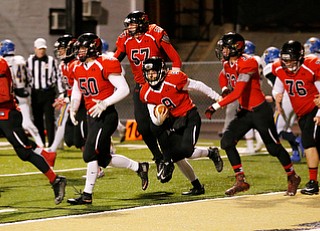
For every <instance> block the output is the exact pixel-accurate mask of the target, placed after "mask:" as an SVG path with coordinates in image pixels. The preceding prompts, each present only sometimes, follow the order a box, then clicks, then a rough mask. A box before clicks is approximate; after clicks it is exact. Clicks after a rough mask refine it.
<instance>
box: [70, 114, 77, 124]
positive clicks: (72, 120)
mask: <svg viewBox="0 0 320 231" xmlns="http://www.w3.org/2000/svg"><path fill="white" fill-rule="evenodd" d="M76 114H77V112H76V111H72V110H70V119H71V122H72V123H73V125H74V126H77V125H78V120H76Z"/></svg>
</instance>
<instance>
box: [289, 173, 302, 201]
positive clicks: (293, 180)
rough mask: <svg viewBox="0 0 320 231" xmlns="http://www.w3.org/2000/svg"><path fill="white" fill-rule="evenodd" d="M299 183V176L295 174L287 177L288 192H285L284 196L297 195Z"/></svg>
mask: <svg viewBox="0 0 320 231" xmlns="http://www.w3.org/2000/svg"><path fill="white" fill-rule="evenodd" d="M300 182H301V178H300V176H298V175H297V174H295V173H294V174H291V175H289V176H288V190H287V192H286V196H294V195H296V193H297V189H298V187H299V184H300Z"/></svg>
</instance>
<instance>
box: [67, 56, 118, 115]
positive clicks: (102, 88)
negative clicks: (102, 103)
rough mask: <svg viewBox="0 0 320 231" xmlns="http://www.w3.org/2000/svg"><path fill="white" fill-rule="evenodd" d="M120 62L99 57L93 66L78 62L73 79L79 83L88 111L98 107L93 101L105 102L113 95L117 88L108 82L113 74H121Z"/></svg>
mask: <svg viewBox="0 0 320 231" xmlns="http://www.w3.org/2000/svg"><path fill="white" fill-rule="evenodd" d="M121 71H122V70H121V65H120V62H119V61H118V60H117V59H116V58H113V57H105V56H99V57H98V58H97V59H95V60H94V61H93V63H92V65H91V66H90V64H89V66H87V64H85V63H81V62H78V63H76V64H75V66H74V68H73V71H72V73H71V78H73V79H74V80H75V81H77V82H78V86H79V89H80V91H81V92H82V96H83V97H84V101H85V106H86V109H87V110H89V109H90V108H91V107H93V106H94V105H96V103H95V102H93V101H92V99H99V100H104V99H106V98H108V97H109V96H110V95H112V94H113V92H114V90H115V87H114V86H113V85H112V84H111V82H110V81H109V80H108V77H109V75H110V74H111V73H116V74H119V75H120V74H121Z"/></svg>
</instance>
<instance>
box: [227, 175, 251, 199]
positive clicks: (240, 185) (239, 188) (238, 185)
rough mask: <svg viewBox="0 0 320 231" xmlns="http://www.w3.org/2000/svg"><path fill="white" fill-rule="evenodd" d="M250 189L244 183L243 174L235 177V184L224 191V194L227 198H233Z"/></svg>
mask: <svg viewBox="0 0 320 231" xmlns="http://www.w3.org/2000/svg"><path fill="white" fill-rule="evenodd" d="M249 188H250V185H249V184H248V183H247V182H246V178H245V177H244V175H243V174H239V175H237V176H236V182H235V183H234V185H233V186H232V187H231V188H229V189H228V190H227V191H225V194H226V195H228V196H233V195H235V194H236V193H239V192H244V191H247V190H248V189H249Z"/></svg>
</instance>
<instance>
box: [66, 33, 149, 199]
mask: <svg viewBox="0 0 320 231" xmlns="http://www.w3.org/2000/svg"><path fill="white" fill-rule="evenodd" d="M101 44H102V43H101V39H100V38H99V37H98V36H97V35H95V34H92V33H85V34H82V35H80V36H79V38H78V39H77V42H76V43H75V45H74V46H75V50H76V53H77V56H78V59H79V60H80V62H79V63H77V64H75V66H74V68H73V70H72V72H71V74H70V76H71V78H72V79H74V83H73V87H72V93H71V105H70V118H71V120H72V122H73V124H74V125H77V124H78V121H77V120H76V117H75V115H76V113H77V110H78V108H79V105H80V102H81V98H82V96H83V98H84V101H85V107H86V110H87V112H88V117H87V118H88V120H87V121H88V135H87V139H86V143H85V146H84V148H83V160H84V161H85V162H86V163H87V175H86V184H85V188H84V190H83V193H82V194H81V195H80V197H78V198H72V199H68V201H67V202H68V203H70V204H72V205H80V204H91V203H92V193H93V188H94V186H95V182H96V180H97V177H98V170H99V166H101V167H104V168H106V167H107V166H108V165H110V166H112V167H116V168H128V169H131V170H132V171H135V172H137V173H138V176H139V177H140V178H141V180H142V189H143V190H146V189H147V187H148V170H149V163H138V162H136V161H133V160H131V159H129V158H127V157H125V156H122V155H117V154H111V153H110V143H111V136H112V134H113V133H114V131H115V130H116V129H117V125H118V113H117V111H116V109H115V106H114V104H115V103H117V102H119V101H120V100H122V99H124V98H125V97H126V96H127V95H128V94H129V91H130V90H129V86H128V84H127V82H126V80H125V77H124V76H123V75H122V74H121V72H122V70H121V65H120V62H119V61H118V60H117V59H116V58H114V57H106V56H100V54H101Z"/></svg>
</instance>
